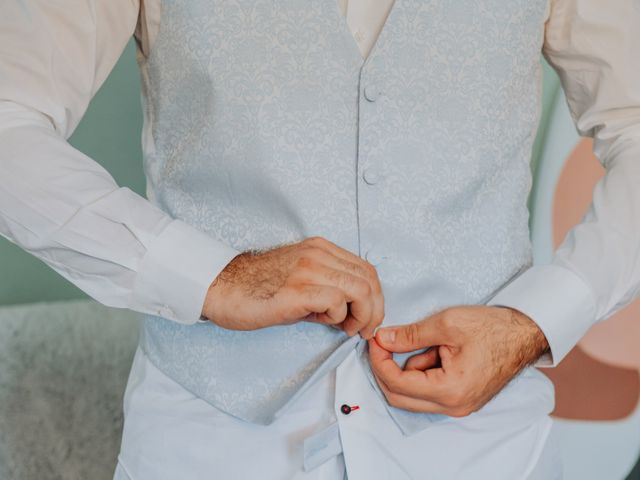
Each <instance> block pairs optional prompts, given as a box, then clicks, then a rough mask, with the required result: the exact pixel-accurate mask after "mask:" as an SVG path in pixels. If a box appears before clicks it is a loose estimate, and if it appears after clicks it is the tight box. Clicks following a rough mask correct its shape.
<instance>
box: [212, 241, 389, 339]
mask: <svg viewBox="0 0 640 480" xmlns="http://www.w3.org/2000/svg"><path fill="white" fill-rule="evenodd" d="M202 314H203V316H204V317H205V318H207V319H209V320H210V321H212V322H213V323H215V324H216V325H219V326H220V327H223V328H227V329H230V330H256V329H259V328H264V327H270V326H274V325H287V324H292V323H295V322H297V321H299V320H301V319H302V320H307V321H315V322H319V323H322V324H325V325H331V326H335V327H338V328H340V329H342V330H344V331H345V333H347V334H348V335H349V336H352V335H355V334H356V333H360V335H361V336H362V337H363V338H365V339H369V338H371V337H372V336H373V332H374V330H375V328H376V327H377V326H378V325H380V323H382V319H383V317H384V300H383V296H382V289H381V287H380V281H379V279H378V274H377V272H376V270H375V268H374V267H373V265H371V264H370V263H368V262H367V261H365V260H363V259H361V258H360V257H358V256H357V255H354V254H353V253H351V252H348V251H347V250H344V249H343V248H340V247H338V246H337V245H335V244H334V243H332V242H330V241H328V240H325V239H323V238H321V237H311V238H308V239H305V240H303V241H302V242H299V243H295V244H292V245H285V246H282V247H277V248H274V249H272V250H268V251H265V252H258V253H255V252H246V253H242V254H240V255H238V256H237V257H235V258H234V259H233V260H232V261H231V262H230V263H229V264H228V265H227V266H226V267H225V268H224V270H223V271H222V272H220V274H219V275H218V276H217V277H216V279H215V280H214V281H213V283H212V284H211V286H210V287H209V291H208V293H207V297H206V299H205V303H204V307H203V311H202Z"/></svg>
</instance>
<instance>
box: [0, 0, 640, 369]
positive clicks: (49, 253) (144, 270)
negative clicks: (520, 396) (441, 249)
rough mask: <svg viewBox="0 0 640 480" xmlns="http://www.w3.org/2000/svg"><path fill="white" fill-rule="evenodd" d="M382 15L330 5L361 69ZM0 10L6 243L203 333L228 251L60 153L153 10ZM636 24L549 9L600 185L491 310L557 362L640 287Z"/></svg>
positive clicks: (579, 6) (97, 289) (118, 6)
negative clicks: (525, 322) (581, 213)
mask: <svg viewBox="0 0 640 480" xmlns="http://www.w3.org/2000/svg"><path fill="white" fill-rule="evenodd" d="M392 4H393V1H388V0H387V1H372V0H357V1H355V0H351V1H349V2H346V1H344V0H342V1H340V3H339V7H340V8H341V10H342V12H343V14H344V15H345V17H346V21H347V23H348V25H349V27H350V29H351V31H352V33H353V35H354V39H355V40H356V42H357V44H358V47H359V49H360V52H361V53H362V55H363V56H364V57H366V56H367V54H368V52H369V51H370V50H371V48H372V46H373V45H374V43H375V39H376V37H377V34H378V32H379V31H380V28H381V27H382V25H383V24H384V21H385V19H386V16H387V14H388V13H389V10H390V8H391V6H392ZM0 8H1V10H0V13H1V15H0V171H1V172H2V175H1V176H0V233H2V235H3V236H5V237H7V238H9V239H10V240H12V241H14V242H15V243H17V244H18V245H20V246H22V247H23V248H25V249H26V250H27V251H29V252H31V253H33V254H34V255H36V256H37V257H39V258H41V259H42V260H44V261H45V262H46V263H47V264H49V265H50V266H51V267H52V268H54V269H55V270H56V271H58V272H59V273H60V274H62V275H63V276H65V277H66V278H67V279H69V280H70V281H72V282H73V283H75V284H76V285H77V286H79V287H80V288H82V289H83V290H84V291H86V292H87V293H88V294H89V295H91V296H92V297H94V298H96V299H97V300H99V301H101V302H102V303H105V304H107V305H111V306H115V307H124V308H130V309H133V310H137V311H140V312H144V313H150V314H158V315H161V316H163V317H166V318H170V319H172V320H175V321H178V322H182V323H193V322H195V321H197V319H198V318H199V315H200V310H201V306H202V303H203V299H204V296H205V294H206V291H207V288H208V286H209V284H210V283H211V281H212V280H213V278H215V276H216V275H217V273H218V272H219V271H220V270H221V269H222V268H223V267H224V266H225V265H226V264H227V263H228V261H230V260H231V258H233V256H235V255H236V254H237V252H236V251H235V250H233V249H231V248H229V247H228V246H226V245H223V244H221V243H220V242H217V241H215V240H213V239H211V238H210V237H208V236H206V235H204V234H202V233H200V232H198V231H197V230H195V229H194V228H192V227H190V226H188V225H187V224H185V223H184V222H181V221H179V220H174V219H172V218H170V217H169V216H168V215H167V214H166V213H164V212H162V211H160V210H159V209H158V208H157V207H155V206H153V205H152V204H151V203H149V202H148V201H147V200H145V199H144V198H142V197H140V196H138V195H136V194H134V193H132V192H131V191H129V190H128V189H126V188H119V187H118V186H117V185H116V184H115V182H114V180H113V179H112V177H111V176H110V175H109V174H108V172H106V171H105V170H104V169H103V168H101V167H100V166H99V165H98V164H97V163H96V162H94V161H93V160H91V159H90V158H88V157H86V156H85V155H83V154H82V153H80V152H78V151H77V150H75V149H74V148H72V147H71V146H70V145H69V144H68V143H67V142H66V138H68V137H69V136H70V135H71V133H72V132H73V130H74V128H75V127H76V126H77V124H78V123H79V121H80V119H81V118H82V115H83V113H84V111H85V110H86V107H87V105H88V103H89V101H90V99H91V97H92V96H93V94H94V93H95V92H96V91H97V89H98V88H99V87H100V85H101V84H102V82H103V81H104V79H105V78H106V77H107V75H108V73H109V71H110V70H111V68H112V67H113V65H114V63H115V62H116V60H117V59H118V57H119V55H120V54H121V52H122V49H123V48H124V46H125V44H126V43H127V41H128V39H129V38H130V36H131V35H132V33H134V31H136V32H137V37H138V39H139V41H140V43H141V48H143V49H145V48H146V49H148V48H150V47H151V45H152V44H153V39H154V31H155V30H154V28H156V27H157V25H158V22H159V10H158V5H157V3H154V2H151V1H150V2H145V3H144V8H143V9H142V15H141V17H140V18H141V19H142V21H140V22H139V21H138V19H139V13H140V5H139V3H138V2H137V1H135V0H120V1H117V2H116V1H110V2H107V1H99V0H77V1H75V2H73V7H70V6H69V5H66V4H65V5H61V4H56V3H51V2H45V1H33V2H30V3H29V4H28V5H26V4H24V3H23V2H19V1H17V0H9V1H7V2H4V3H3V5H2V7H0ZM639 25H640V6H639V4H638V3H637V2H633V1H631V0H626V1H615V2H612V3H609V4H607V5H606V8H605V7H604V6H603V4H602V2H597V1H596V0H552V1H551V2H550V4H549V17H548V21H547V24H546V28H545V44H544V50H543V52H544V54H545V56H546V57H547V59H548V60H549V61H550V63H551V64H552V65H553V66H554V68H555V69H556V70H557V71H558V73H559V75H560V78H561V80H562V84H563V87H564V89H565V93H566V96H567V99H568V101H569V105H570V108H571V112H572V114H573V116H574V119H575V121H576V125H577V128H578V130H579V132H580V133H581V134H583V135H590V136H593V137H594V138H595V152H596V155H597V156H598V158H599V159H600V160H601V161H602V163H603V164H604V166H605V167H606V168H607V175H606V177H605V178H604V180H603V181H601V182H600V183H599V184H598V186H597V188H596V191H595V195H594V202H593V205H592V207H591V209H590V210H589V213H588V214H587V215H586V217H585V219H584V221H583V222H582V223H581V224H580V225H579V226H577V227H575V228H574V229H573V230H572V231H571V232H570V234H569V235H568V236H567V239H566V240H565V242H564V243H563V244H562V245H561V246H560V248H559V249H558V251H557V253H556V255H555V258H554V260H553V262H552V264H551V265H546V266H536V267H532V268H530V269H529V270H528V271H527V272H525V273H524V274H523V275H522V276H521V277H519V278H518V279H516V280H515V281H514V282H512V283H511V284H510V285H509V286H507V287H506V288H505V289H503V290H502V291H501V292H500V293H499V294H498V295H497V296H496V297H495V298H494V299H493V300H492V302H491V303H492V304H501V305H507V306H512V307H514V308H517V309H519V310H521V311H523V312H525V313H527V314H528V315H529V316H530V317H531V318H533V319H534V320H535V321H536V322H537V323H538V324H539V325H540V327H541V328H542V330H543V331H544V333H545V335H546V336H547V338H548V340H549V343H550V345H551V353H552V356H553V358H552V359H547V360H550V361H552V362H554V363H557V362H559V361H560V360H561V359H562V358H563V357H564V355H565V354H566V353H567V352H568V351H569V350H570V349H571V347H572V346H573V345H574V344H575V343H576V342H577V341H578V339H579V338H580V337H581V336H582V334H583V333H584V332H585V331H586V329H587V328H588V327H589V326H590V325H591V324H592V323H594V322H595V321H597V320H600V319H603V318H606V317H608V316H609V315H611V314H613V313H614V312H615V311H617V310H618V309H620V308H622V307H623V306H624V305H626V304H627V303H629V302H630V301H631V300H632V299H633V297H634V296H635V295H636V294H637V293H638V289H639V288H640V264H639V263H640V262H638V261H637V258H639V257H640V228H638V225H637V223H638V219H640V212H639V210H640V193H638V190H637V189H636V188H635V186H636V185H635V184H636V180H638V179H640V166H639V164H638V160H640V61H639V59H638V55H637V49H638V47H640V28H639ZM25 39H28V41H25Z"/></svg>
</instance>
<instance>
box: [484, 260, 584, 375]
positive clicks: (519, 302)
mask: <svg viewBox="0 0 640 480" xmlns="http://www.w3.org/2000/svg"><path fill="white" fill-rule="evenodd" d="M487 305H491V306H502V307H509V308H513V309H515V310H518V311H520V312H522V313H524V314H525V315H528V316H529V317H530V318H531V319H532V320H533V321H534V322H536V323H537V324H538V326H539V327H540V329H541V330H542V332H543V333H544V335H545V337H547V341H548V342H549V347H550V352H551V354H550V355H549V354H545V355H543V356H542V357H541V358H540V359H539V360H538V362H537V363H536V366H538V367H553V366H556V365H557V364H558V363H560V361H562V359H563V358H564V357H565V355H567V353H569V351H570V350H571V349H572V348H573V347H574V346H575V344H576V343H578V341H579V340H580V338H582V336H583V335H584V334H585V333H586V332H587V330H588V329H589V327H591V325H593V324H594V323H595V321H596V318H595V315H596V305H595V299H594V296H593V293H592V292H591V289H590V287H589V286H588V285H587V284H586V283H585V282H584V281H583V280H582V279H581V278H580V277H579V276H578V275H576V274H575V273H574V272H572V271H571V270H569V269H567V268H564V267H561V266H558V265H540V266H533V267H531V268H529V269H528V270H526V271H525V272H524V273H523V274H522V275H520V276H519V277H517V278H516V279H515V280H513V281H512V282H511V283H509V284H508V285H506V286H505V287H504V288H503V289H502V290H500V291H499V292H498V293H497V294H496V295H495V296H494V297H493V298H492V299H491V300H489V301H488V302H487Z"/></svg>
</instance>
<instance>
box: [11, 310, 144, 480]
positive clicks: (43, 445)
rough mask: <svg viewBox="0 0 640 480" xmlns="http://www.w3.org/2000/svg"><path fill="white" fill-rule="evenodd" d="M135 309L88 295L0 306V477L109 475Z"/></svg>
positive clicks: (89, 479)
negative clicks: (103, 302)
mask: <svg viewBox="0 0 640 480" xmlns="http://www.w3.org/2000/svg"><path fill="white" fill-rule="evenodd" d="M138 326H139V319H138V317H137V315H135V314H134V313H131V312H128V311H124V310H114V309H109V308H106V307H103V306H101V305H99V304H97V303H95V302H93V301H90V300H80V301H67V302H56V303H49V304H35V305H24V306H9V307H0V479H1V480H58V479H61V480H62V479H64V480H80V479H81V480H102V479H105V480H106V479H111V478H112V475H113V469H114V467H115V459H116V456H117V453H118V449H119V441H120V432H121V428H122V395H123V392H124V387H125V384H126V380H127V375H128V372H129V368H130V365H131V360H132V358H133V354H134V351H135V346H136V344H137V336H138Z"/></svg>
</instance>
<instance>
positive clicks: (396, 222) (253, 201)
mask: <svg viewBox="0 0 640 480" xmlns="http://www.w3.org/2000/svg"><path fill="white" fill-rule="evenodd" d="M546 7H547V3H546V1H543V0H538V1H524V0H523V1H515V2H513V1H512V2H506V1H503V0H493V1H489V2H482V3H478V4H468V3H465V4H464V5H462V4H460V5H457V4H450V3H446V4H445V3H444V2H439V1H429V2H422V1H410V0H405V1H401V2H397V3H396V5H395V6H394V7H393V9H392V10H391V13H390V15H389V17H388V19H387V22H386V24H385V26H384V28H383V30H382V32H381V34H380V36H379V38H378V40H377V42H376V45H375V46H374V48H373V50H372V51H371V53H370V55H369V57H368V58H367V60H366V61H365V62H363V61H362V57H361V56H360V52H359V51H358V49H357V48H356V45H355V43H354V41H353V38H352V36H351V33H350V32H349V30H348V28H347V25H346V24H345V21H344V19H343V18H342V17H341V16H340V15H339V12H338V10H337V9H336V5H335V3H334V2H313V3H310V4H309V3H305V4H304V5H303V4H301V3H299V2H290V3H287V6H286V8H282V5H281V4H280V3H276V2H274V1H270V0H259V1H252V2H245V1H222V0H220V1H216V0H198V1H190V2H181V1H166V2H164V3H163V5H162V11H163V19H162V22H161V23H160V29H159V31H158V35H157V38H156V41H155V44H154V46H153V48H152V49H151V53H150V56H149V57H148V58H141V68H142V72H143V75H142V77H143V81H144V92H145V121H146V126H145V132H146V136H145V167H146V172H147V175H148V178H149V191H150V197H151V198H152V199H153V200H154V202H155V203H156V204H157V205H158V206H159V207H160V208H161V209H163V210H164V211H166V212H168V213H169V214H170V215H171V216H173V217H174V218H178V219H180V220H182V221H184V222H186V223H188V224H190V225H192V226H194V227H195V228H196V229H198V230H200V231H203V232H206V233H208V234H209V235H211V236H212V237H213V238H215V239H217V240H219V241H220V242H222V243H225V244H227V245H230V246H231V247H232V248H234V249H237V250H245V249H249V248H263V247H269V246H273V245H276V244H279V243H283V242H290V241H296V240H301V239H302V238H304V237H307V236H311V235H321V236H324V237H326V238H328V239H330V240H332V241H333V242H335V243H337V244H338V245H340V246H342V247H343V248H346V249H349V250H351V251H354V252H358V253H360V254H361V255H362V256H364V257H365V258H367V259H368V260H369V261H371V262H372V263H374V264H376V266H377V268H378V272H379V274H380V277H381V281H382V285H383V289H384V291H385V299H386V320H385V322H386V323H387V324H398V323H407V322H411V321H415V320H417V319H419V318H420V317H422V316H424V315H427V314H429V313H430V312H434V311H436V310H439V309H441V308H443V307H447V306H450V305H458V304H467V303H469V304H470V303H482V302H484V301H486V299H487V298H489V297H490V296H491V294H492V293H493V292H494V291H496V290H498V289H499V288H500V287H501V286H502V285H503V284H504V283H505V282H506V281H507V280H509V279H510V278H512V277H513V276H514V275H515V274H517V273H518V272H520V271H521V270H522V269H523V268H526V267H527V266H528V265H529V264H530V262H531V252H530V243H529V236H528V226H527V221H528V210H527V204H526V201H527V195H528V192H529V187H530V182H531V178H530V169H529V159H530V152H531V145H532V141H533V137H534V134H535V131H536V127H537V120H538V115H539V94H540V63H539V52H540V49H541V45H542V40H543V23H544V22H543V20H544V16H545V14H546ZM356 342H357V340H349V341H348V340H347V337H346V336H344V334H342V333H341V332H336V331H334V330H332V329H327V328H325V327H323V326H320V325H315V324H308V323H300V324H297V325H293V326H286V327H274V328H270V329H264V330H260V331H256V332H249V333H247V332H232V331H227V330H223V329H221V328H218V327H216V326H215V325H212V324H209V323H207V324H197V325H191V326H188V325H180V324H177V323H175V322H172V321H170V320H167V319H164V318H161V317H156V316H148V317H147V319H146V321H145V326H144V337H143V341H142V345H143V348H144V350H145V352H146V354H147V355H148V356H149V358H150V359H151V360H152V361H153V362H154V364H156V365H157V366H158V368H159V369H160V370H162V371H163V372H165V373H166V374H168V375H169V376H170V377H172V378H174V379H175V380H176V381H178V382H179V383H180V384H182V385H183V386H184V387H185V388H187V389H188V390H190V391H192V392H194V393H196V394H197V395H198V396H200V397H202V398H204V399H205V400H207V401H208V402H210V403H211V404H212V405H214V406H216V407H218V408H220V409H222V410H223V411H226V412H228V413H230V414H232V415H235V416H237V417H239V418H242V419H245V420H249V421H252V422H258V423H269V422H271V421H272V420H273V419H274V417H275V416H277V414H278V411H281V409H283V408H286V405H287V402H289V401H291V399H292V398H294V396H295V394H296V392H298V391H300V390H301V389H303V388H304V387H305V386H307V385H309V384H311V383H312V382H313V380H314V379H315V378H317V377H318V376H320V375H321V374H322V373H323V372H327V371H328V370H329V369H331V368H333V367H335V365H336V364H337V363H339V362H340V361H341V359H343V358H344V357H345V356H346V354H348V352H349V351H351V349H352V348H353V347H354V346H355V343H356ZM361 358H362V359H364V361H365V362H366V355H363V356H361ZM412 416H413V417H417V416H415V415H409V417H412ZM402 418H405V416H403V417H402ZM399 421H400V422H401V423H402V424H403V425H413V426H414V428H415V425H417V424H418V423H417V422H418V420H417V418H413V420H412V419H411V418H409V419H407V420H399ZM429 421H431V417H427V422H426V424H428V422H429ZM421 425H423V426H424V424H421Z"/></svg>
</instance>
